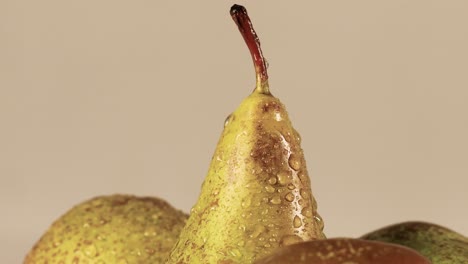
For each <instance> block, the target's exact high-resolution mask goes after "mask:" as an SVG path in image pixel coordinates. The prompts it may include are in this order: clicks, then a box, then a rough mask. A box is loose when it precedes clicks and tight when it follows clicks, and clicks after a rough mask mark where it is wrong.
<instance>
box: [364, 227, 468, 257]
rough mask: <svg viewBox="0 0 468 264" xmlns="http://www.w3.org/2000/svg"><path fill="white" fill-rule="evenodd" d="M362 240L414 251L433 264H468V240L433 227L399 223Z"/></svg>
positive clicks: (446, 229) (454, 233)
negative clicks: (404, 247) (398, 246)
mask: <svg viewBox="0 0 468 264" xmlns="http://www.w3.org/2000/svg"><path fill="white" fill-rule="evenodd" d="M362 238H363V239H368V240H377V241H383V242H388V243H394V244H399V245H403V246H407V247H410V248H412V249H414V250H416V251H418V252H420V253H421V254H422V255H424V256H426V257H427V258H428V259H430V260H431V262H432V263H433V264H466V263H468V237H466V236H463V235H461V234H459V233H457V232H455V231H452V230H450V229H448V228H445V227H442V226H439V225H436V224H432V223H426V222H404V223H399V224H395V225H391V226H388V227H384V228H382V229H379V230H376V231H373V232H371V233H369V234H366V235H364V236H363V237H362Z"/></svg>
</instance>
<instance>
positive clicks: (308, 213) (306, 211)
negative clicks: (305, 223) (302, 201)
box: [301, 207, 314, 217]
mask: <svg viewBox="0 0 468 264" xmlns="http://www.w3.org/2000/svg"><path fill="white" fill-rule="evenodd" d="M301 213H302V215H304V216H306V217H312V216H313V215H314V214H313V213H312V210H311V209H310V208H307V207H304V208H302V211H301Z"/></svg>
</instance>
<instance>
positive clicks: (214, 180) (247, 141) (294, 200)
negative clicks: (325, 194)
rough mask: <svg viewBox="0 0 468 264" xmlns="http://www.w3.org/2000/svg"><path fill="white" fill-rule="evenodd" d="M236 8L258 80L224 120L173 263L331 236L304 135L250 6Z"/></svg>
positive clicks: (239, 259)
mask: <svg viewBox="0 0 468 264" xmlns="http://www.w3.org/2000/svg"><path fill="white" fill-rule="evenodd" d="M231 15H232V17H233V19H234V21H235V22H236V23H237V25H238V27H239V30H240V32H241V33H242V35H243V37H244V39H245V41H246V43H247V46H248V47H249V50H250V52H251V54H252V57H253V60H254V65H255V69H256V73H257V86H256V88H255V90H254V91H253V93H252V94H251V95H250V96H248V97H247V98H246V99H245V100H244V101H243V102H242V103H241V105H240V106H239V107H238V108H237V110H236V111H234V112H233V113H232V114H231V115H230V117H228V119H227V120H226V123H225V127H224V131H223V133H222V135H221V138H220V140H219V142H218V145H217V147H216V150H215V153H214V155H213V158H212V161H211V165H210V168H209V171H208V175H207V176H206V178H205V181H204V183H203V186H202V190H201V194H200V197H199V199H198V201H197V203H196V204H195V206H194V207H193V208H192V211H191V213H190V217H189V219H188V221H187V225H186V226H185V227H184V229H183V230H182V232H181V236H180V239H179V241H178V242H177V244H176V246H175V247H174V249H173V251H172V252H171V255H170V258H169V260H168V263H169V264H181V263H190V264H192V263H203V264H211V263H224V264H228V263H242V264H248V263H252V262H253V261H254V260H255V259H258V258H260V257H263V256H265V255H268V254H269V253H271V252H273V250H275V249H276V248H278V247H280V246H284V245H289V244H293V243H297V242H300V241H303V240H313V239H322V238H324V237H325V236H324V234H323V233H322V230H323V223H322V219H321V218H320V216H319V215H318V213H317V210H316V209H317V204H316V201H315V199H314V197H313V196H312V192H311V187H310V180H309V176H308V174H307V169H306V164H305V160H304V155H303V151H302V149H301V147H300V140H301V139H300V136H299V134H298V133H297V132H296V130H295V129H294V128H293V127H292V125H291V122H290V120H289V117H288V114H287V112H286V109H285V107H284V105H283V104H282V103H281V102H280V101H279V100H278V99H277V98H275V97H274V96H273V95H272V94H271V93H270V91H269V86H268V78H267V72H266V65H265V61H264V59H263V56H262V53H261V50H260V43H259V42H258V38H257V36H256V34H255V31H254V30H253V28H252V24H251V22H250V19H249V17H248V16H247V12H246V10H245V8H244V7H242V6H238V5H234V6H233V7H232V8H231Z"/></svg>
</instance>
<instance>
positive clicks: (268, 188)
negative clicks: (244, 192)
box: [265, 185, 276, 193]
mask: <svg viewBox="0 0 468 264" xmlns="http://www.w3.org/2000/svg"><path fill="white" fill-rule="evenodd" d="M265 190H266V191H267V192H269V193H274V192H275V191H276V189H275V187H273V186H271V185H267V186H265Z"/></svg>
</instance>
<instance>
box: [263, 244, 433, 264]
mask: <svg viewBox="0 0 468 264" xmlns="http://www.w3.org/2000/svg"><path fill="white" fill-rule="evenodd" d="M376 263H378V264H430V262H429V260H428V259H426V258H425V257H423V256H422V255H420V254H419V253H418V252H416V251H414V250H412V249H410V248H406V247H402V246H398V245H395V244H389V243H382V242H375V241H366V240H360V239H349V238H334V239H325V240H317V241H307V242H302V243H299V244H294V245H291V246H287V247H284V248H280V249H277V250H276V251H275V252H274V253H273V254H271V255H270V256H267V257H265V258H264V259H261V260H259V261H257V262H255V264H376Z"/></svg>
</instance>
